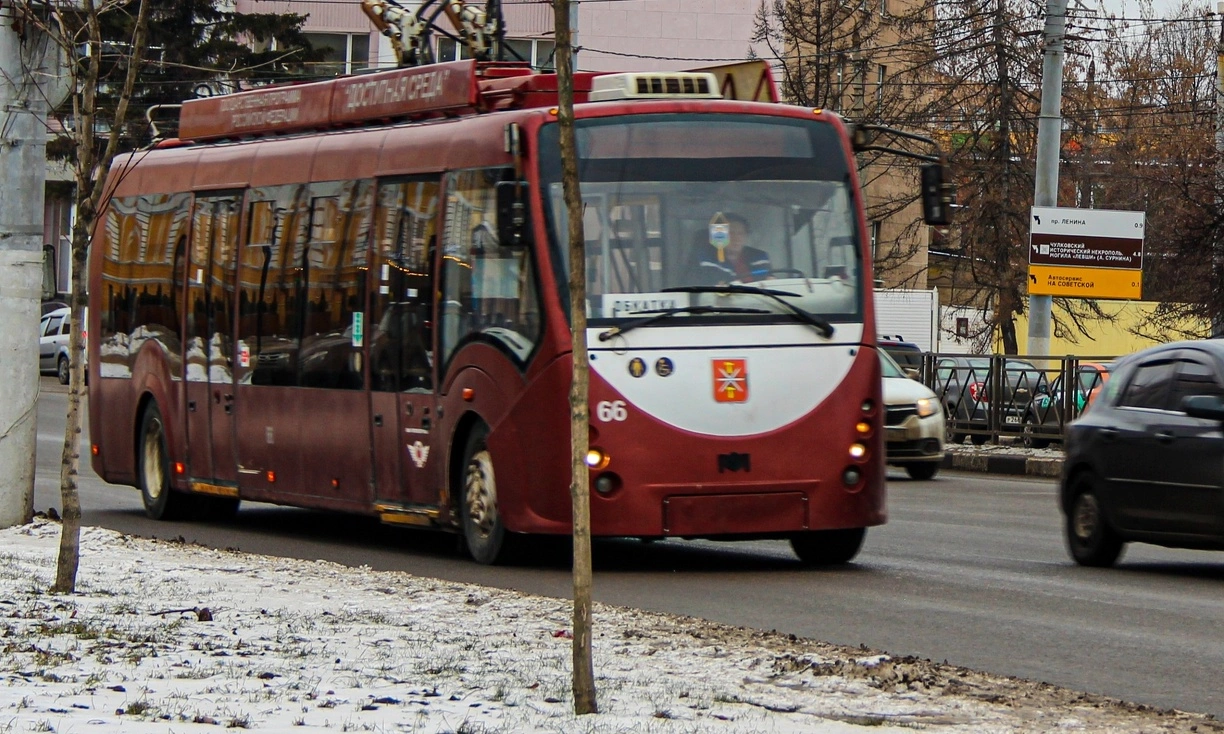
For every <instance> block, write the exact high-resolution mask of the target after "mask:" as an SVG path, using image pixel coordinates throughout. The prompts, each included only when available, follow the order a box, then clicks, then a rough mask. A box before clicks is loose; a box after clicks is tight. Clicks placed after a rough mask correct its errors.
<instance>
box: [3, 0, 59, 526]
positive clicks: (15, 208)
mask: <svg viewBox="0 0 1224 734" xmlns="http://www.w3.org/2000/svg"><path fill="white" fill-rule="evenodd" d="M15 6H17V7H15ZM20 10H22V7H21V6H20V5H19V4H18V3H15V2H12V1H11V0H0V120H3V127H0V130H2V134H0V177H2V178H0V385H3V386H4V388H3V390H4V398H3V399H0V528H7V527H12V526H14V525H21V524H24V523H27V522H29V521H30V519H31V518H32V517H33V514H34V451H35V447H36V439H37V410H36V408H37V400H38V338H37V333H38V320H39V318H40V313H39V309H40V306H39V304H40V301H41V294H42V270H43V265H42V262H43V254H42V253H43V250H42V236H43V227H42V222H43V197H44V186H45V185H46V175H47V129H46V105H45V103H44V102H43V99H42V97H41V96H40V92H39V90H38V88H37V86H36V84H35V83H34V81H33V80H32V78H31V75H30V74H29V69H27V63H26V61H27V59H31V58H35V59H39V60H41V59H42V54H35V53H30V52H31V50H32V48H31V47H32V46H33V45H34V43H35V41H34V40H33V39H34V38H35V37H36V35H35V32H34V29H33V28H32V27H30V26H29V25H27V24H26V23H25V22H24V20H23V18H22V17H21V15H20V12H19V11H20Z"/></svg>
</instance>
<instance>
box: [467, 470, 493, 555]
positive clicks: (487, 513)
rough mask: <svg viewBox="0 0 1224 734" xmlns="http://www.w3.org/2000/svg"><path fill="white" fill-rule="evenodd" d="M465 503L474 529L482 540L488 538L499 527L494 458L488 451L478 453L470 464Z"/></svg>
mask: <svg viewBox="0 0 1224 734" xmlns="http://www.w3.org/2000/svg"><path fill="white" fill-rule="evenodd" d="M464 502H465V503H466V505H467V516H468V520H469V521H470V522H471V524H472V527H473V529H474V530H475V531H476V532H477V534H479V536H480V537H481V538H488V537H489V536H490V535H491V534H492V533H493V528H494V527H495V526H496V525H497V484H496V482H495V480H494V478H493V457H492V456H490V455H489V452H488V451H487V450H484V451H479V452H477V453H476V454H475V455H474V456H473V457H472V459H471V461H469V462H468V467H467V482H466V485H465V487H464Z"/></svg>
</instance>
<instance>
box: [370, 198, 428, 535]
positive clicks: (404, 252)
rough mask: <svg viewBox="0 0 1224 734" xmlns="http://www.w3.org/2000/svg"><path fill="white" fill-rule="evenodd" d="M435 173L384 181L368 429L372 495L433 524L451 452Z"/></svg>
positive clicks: (377, 223) (377, 225)
mask: <svg viewBox="0 0 1224 734" xmlns="http://www.w3.org/2000/svg"><path fill="white" fill-rule="evenodd" d="M440 188H441V180H440V178H439V177H437V176H429V177H414V178H411V179H399V180H393V181H383V182H381V183H380V185H379V188H378V199H377V205H376V208H375V216H374V223H373V228H374V234H373V236H374V258H373V262H372V267H373V275H374V287H373V292H372V293H371V296H370V329H369V331H370V334H369V345H370V346H369V352H370V416H371V423H370V432H371V434H370V435H371V443H372V445H373V447H374V451H373V460H374V484H375V501H376V502H377V503H378V504H379V505H382V506H384V507H386V508H388V509H393V510H399V511H407V512H406V514H405V515H404V518H405V521H406V522H413V521H420V522H422V523H425V522H429V521H430V519H431V518H432V517H433V516H434V515H435V514H436V509H435V508H436V507H437V505H438V504H439V502H440V501H441V494H442V493H441V492H440V486H441V482H442V481H444V476H445V474H444V472H443V471H442V468H443V462H444V461H445V459H446V451H445V450H444V447H443V446H441V445H440V442H439V441H438V440H437V435H438V434H437V427H438V421H437V394H436V385H437V381H436V380H437V370H436V365H435V363H434V333H433V331H434V330H433V325H434V323H435V322H434V318H435V317H434V313H433V303H434V298H433V294H434V292H435V290H436V288H435V284H434V249H435V245H436V241H437V228H436V223H437V216H438V196H439V192H440Z"/></svg>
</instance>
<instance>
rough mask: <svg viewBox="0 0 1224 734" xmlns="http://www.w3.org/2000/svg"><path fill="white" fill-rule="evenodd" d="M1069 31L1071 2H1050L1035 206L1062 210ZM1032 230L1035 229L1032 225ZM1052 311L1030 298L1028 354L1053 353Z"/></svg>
mask: <svg viewBox="0 0 1224 734" xmlns="http://www.w3.org/2000/svg"><path fill="white" fill-rule="evenodd" d="M1066 28H1067V0H1048V2H1047V3H1046V17H1045V59H1044V60H1043V62H1042V65H1041V117H1040V118H1038V121H1037V174H1036V179H1037V182H1036V186H1035V187H1034V188H1035V190H1034V192H1033V206H1058V156H1059V154H1060V152H1061V150H1060V149H1061V148H1062V77H1063V44H1064V42H1065V36H1066ZM1029 226H1030V227H1031V226H1032V222H1030V223H1029ZM1025 249H1027V243H1026V245H1025ZM1052 310H1053V298H1052V297H1050V296H1035V295H1029V321H1028V347H1027V349H1026V352H1027V353H1028V354H1034V355H1047V354H1049V353H1050V320H1051V312H1052Z"/></svg>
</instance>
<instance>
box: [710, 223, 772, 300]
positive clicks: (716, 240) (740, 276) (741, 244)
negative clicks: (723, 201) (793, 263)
mask: <svg viewBox="0 0 1224 734" xmlns="http://www.w3.org/2000/svg"><path fill="white" fill-rule="evenodd" d="M751 231H752V230H751V228H750V227H749V226H748V220H747V219H745V218H744V217H742V216H740V215H739V214H734V213H731V214H723V213H722V212H719V213H718V214H715V215H714V218H713V219H712V220H710V236H709V239H708V241H706V239H705V238H704V237H703V238H702V241H701V242H699V243H698V244H697V247H696V248H695V249H694V253H693V262H694V263H695V268H694V270H695V271H696V276H697V278H698V280H699V281H700V282H701V283H706V284H719V283H723V284H725V283H731V282H735V281H738V282H741V283H746V282H748V281H752V280H759V279H761V278H764V277H766V276H767V275H769V272H770V270H771V266H770V264H769V255H768V254H767V253H766V252H765V251H764V250H761V249H758V248H756V247H752V246H751V245H749V244H748V237H749V235H750V234H751ZM702 234H703V235H704V233H702Z"/></svg>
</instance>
